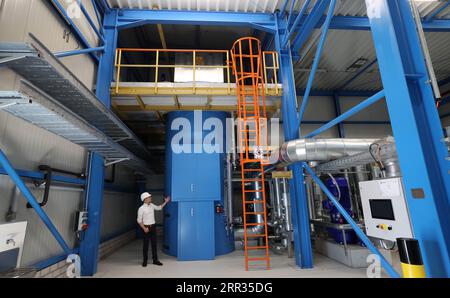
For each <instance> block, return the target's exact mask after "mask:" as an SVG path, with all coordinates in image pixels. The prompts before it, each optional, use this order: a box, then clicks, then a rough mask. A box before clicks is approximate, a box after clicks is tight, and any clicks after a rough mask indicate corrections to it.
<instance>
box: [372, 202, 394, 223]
mask: <svg viewBox="0 0 450 298" xmlns="http://www.w3.org/2000/svg"><path fill="white" fill-rule="evenodd" d="M369 204H370V211H371V213H372V218H377V219H387V220H395V217H394V210H393V209H392V201H391V200H369Z"/></svg>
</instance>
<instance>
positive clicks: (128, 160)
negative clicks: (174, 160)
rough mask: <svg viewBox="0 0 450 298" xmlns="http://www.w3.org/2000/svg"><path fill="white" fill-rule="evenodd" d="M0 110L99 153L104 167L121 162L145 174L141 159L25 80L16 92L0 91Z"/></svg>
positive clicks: (145, 170)
mask: <svg viewBox="0 0 450 298" xmlns="http://www.w3.org/2000/svg"><path fill="white" fill-rule="evenodd" d="M0 107H1V109H2V110H4V111H6V112H8V113H10V114H12V115H14V116H16V117H19V118H21V119H23V120H25V121H27V122H30V123H32V124H34V125H36V126H39V127H41V128H43V129H45V130H48V131H50V132H52V133H54V134H56V135H58V136H61V137H63V138H65V139H67V140H69V141H71V142H73V143H75V144H78V145H80V146H82V147H84V148H85V149H87V150H89V151H94V152H97V153H99V154H101V155H102V156H103V157H104V158H105V160H106V161H105V163H106V164H108V163H115V162H123V163H124V164H125V165H126V166H129V167H131V168H134V169H138V170H140V171H143V172H147V171H148V165H147V163H146V162H145V161H144V160H142V159H140V158H139V157H136V156H135V155H134V154H133V153H131V152H130V151H128V149H126V148H125V147H123V146H121V145H119V144H117V143H116V142H114V141H113V140H112V139H111V138H109V137H107V136H106V135H105V134H103V133H102V132H100V131H99V130H98V129H96V128H94V127H92V126H91V125H89V124H88V123H87V122H86V121H85V120H83V119H81V118H80V117H79V116H77V115H76V114H74V113H73V112H71V111H69V110H68V109H66V108H65V107H63V106H62V105H60V104H58V102H56V101H55V100H54V99H53V98H51V97H50V96H48V95H47V94H45V93H44V92H42V91H41V90H39V89H38V88H36V87H35V86H33V85H31V84H30V83H28V82H26V81H25V80H21V81H20V86H19V88H18V90H17V91H0Z"/></svg>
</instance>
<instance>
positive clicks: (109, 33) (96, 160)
mask: <svg viewBox="0 0 450 298" xmlns="http://www.w3.org/2000/svg"><path fill="white" fill-rule="evenodd" d="M116 21H117V11H116V10H111V11H110V12H108V13H106V14H105V15H104V20H103V30H104V34H105V41H106V42H105V52H104V54H103V55H102V56H101V58H100V63H99V68H98V75H97V90H96V95H97V97H98V98H99V99H100V100H101V101H102V103H103V104H105V106H107V107H110V106H111V95H110V87H111V81H112V78H113V72H114V57H115V52H116V46H117V35H118V31H117V27H116ZM89 164H90V167H89V172H88V177H87V178H88V186H87V191H86V200H87V204H86V205H87V211H88V224H89V228H88V229H87V230H86V232H85V235H84V239H83V241H81V243H80V257H81V274H82V275H83V276H92V275H94V274H95V273H96V272H97V263H98V248H99V244H100V229H101V218H102V206H103V190H104V176H105V166H104V160H103V157H101V156H100V155H99V154H97V153H92V154H91V155H90V163H89Z"/></svg>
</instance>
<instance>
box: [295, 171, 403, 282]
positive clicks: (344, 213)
mask: <svg viewBox="0 0 450 298" xmlns="http://www.w3.org/2000/svg"><path fill="white" fill-rule="evenodd" d="M303 167H304V168H305V169H306V171H307V172H308V173H309V174H310V175H311V177H312V178H313V179H314V181H316V183H317V184H318V185H319V186H320V188H321V189H322V191H323V192H324V193H325V194H326V195H327V197H328V198H329V199H330V200H331V201H332V202H333V205H334V206H336V208H337V209H338V210H339V212H340V213H341V214H342V216H343V217H344V218H345V219H346V220H347V222H348V223H349V224H350V225H351V226H352V228H353V230H354V231H355V233H356V235H358V237H359V239H361V241H362V242H364V244H365V245H366V247H367V248H368V249H369V250H370V251H371V252H372V253H373V254H376V255H377V256H378V257H379V258H380V261H381V265H382V266H383V268H384V269H385V270H386V271H387V273H388V274H389V276H391V277H394V278H399V277H400V276H399V274H398V273H397V272H396V271H395V270H394V268H393V267H392V265H391V264H389V262H388V261H387V260H386V259H385V258H384V257H383V255H382V254H381V253H380V251H379V250H378V249H377V248H376V247H375V246H374V245H373V244H372V242H371V241H370V240H369V238H368V237H367V236H366V234H364V232H363V231H361V229H360V228H359V227H358V224H357V223H356V222H355V221H354V220H353V218H352V217H351V216H350V215H349V214H348V213H347V211H345V209H344V207H342V205H341V204H339V201H338V200H337V199H336V198H335V197H334V196H333V194H332V193H331V192H330V191H329V190H328V188H327V187H326V186H325V184H323V182H322V181H321V180H320V178H319V177H318V176H317V175H316V173H314V171H313V170H312V169H311V168H310V167H309V166H308V164H306V163H303Z"/></svg>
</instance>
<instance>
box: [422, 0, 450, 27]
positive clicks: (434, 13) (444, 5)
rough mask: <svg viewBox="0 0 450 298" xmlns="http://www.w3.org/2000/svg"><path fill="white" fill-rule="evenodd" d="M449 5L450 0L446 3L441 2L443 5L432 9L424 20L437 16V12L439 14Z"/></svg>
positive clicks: (427, 20)
mask: <svg viewBox="0 0 450 298" xmlns="http://www.w3.org/2000/svg"><path fill="white" fill-rule="evenodd" d="M449 5H450V0H447V2H446V3H443V5H442V6H441V7H439V8H438V9H436V10H435V11H433V12H432V13H431V14H430V15H428V16H427V17H426V18H425V20H424V21H425V22H431V21H432V20H433V19H434V17H435V16H437V15H438V14H440V13H441V12H442V11H443V10H444V9H446V8H447V7H448V6H449Z"/></svg>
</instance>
